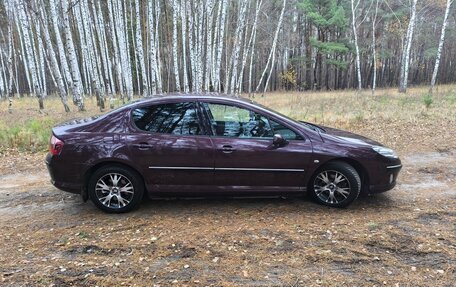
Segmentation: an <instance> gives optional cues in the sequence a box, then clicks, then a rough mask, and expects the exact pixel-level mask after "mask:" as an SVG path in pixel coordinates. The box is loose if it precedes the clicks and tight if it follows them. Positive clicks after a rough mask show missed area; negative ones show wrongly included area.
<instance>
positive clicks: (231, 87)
mask: <svg viewBox="0 0 456 287" xmlns="http://www.w3.org/2000/svg"><path fill="white" fill-rule="evenodd" d="M246 11H247V1H246V0H243V1H242V2H241V4H240V8H239V19H238V24H237V27H236V32H235V40H234V44H233V52H232V55H231V62H230V65H231V66H232V69H231V70H230V68H229V67H228V73H227V75H226V79H227V80H226V81H225V82H226V90H228V91H229V93H230V94H233V93H234V92H235V89H236V87H237V83H236V80H237V79H238V74H237V73H238V64H239V54H240V52H241V46H242V38H243V37H242V35H243V34H244V33H243V32H244V27H245V21H246V19H245V18H246ZM230 72H231V82H229V81H230Z"/></svg>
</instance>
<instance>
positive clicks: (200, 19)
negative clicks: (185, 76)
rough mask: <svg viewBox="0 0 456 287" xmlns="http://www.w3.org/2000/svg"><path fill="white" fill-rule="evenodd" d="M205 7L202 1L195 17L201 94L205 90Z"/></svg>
mask: <svg viewBox="0 0 456 287" xmlns="http://www.w3.org/2000/svg"><path fill="white" fill-rule="evenodd" d="M204 6H205V4H204V3H203V2H202V1H201V2H200V3H199V5H197V9H198V10H197V13H196V14H195V15H194V17H195V18H196V19H195V22H196V24H197V26H196V31H195V40H196V42H195V46H196V63H195V64H196V87H197V88H196V91H197V92H200V91H202V89H203V55H202V52H203V35H204V34H205V33H204V31H203V20H204V16H203V15H204Z"/></svg>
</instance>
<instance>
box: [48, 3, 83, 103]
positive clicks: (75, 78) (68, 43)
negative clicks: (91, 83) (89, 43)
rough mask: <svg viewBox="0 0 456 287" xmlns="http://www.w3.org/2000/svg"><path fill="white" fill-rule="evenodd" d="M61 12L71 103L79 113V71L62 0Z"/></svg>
mask: <svg viewBox="0 0 456 287" xmlns="http://www.w3.org/2000/svg"><path fill="white" fill-rule="evenodd" d="M51 1H52V0H51ZM61 3H62V10H63V11H62V12H63V28H64V32H65V47H66V52H67V54H68V59H69V63H70V70H71V79H72V82H73V87H72V91H73V103H74V104H75V105H76V106H77V107H78V110H79V111H84V110H85V107H84V98H83V96H82V94H81V92H82V91H83V89H82V86H81V85H82V83H81V75H80V71H79V64H78V59H77V58H76V51H75V49H74V43H73V36H72V34H71V27H70V19H69V15H68V13H69V12H70V11H69V7H68V1H67V0H62V2H61Z"/></svg>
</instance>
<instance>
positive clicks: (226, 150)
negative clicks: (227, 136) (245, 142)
mask: <svg viewBox="0 0 456 287" xmlns="http://www.w3.org/2000/svg"><path fill="white" fill-rule="evenodd" d="M235 150H236V149H235V148H233V147H232V146H230V145H224V146H222V152H223V153H232V152H233V151H235Z"/></svg>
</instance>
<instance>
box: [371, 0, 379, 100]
mask: <svg viewBox="0 0 456 287" xmlns="http://www.w3.org/2000/svg"><path fill="white" fill-rule="evenodd" d="M378 3H379V0H376V3H375V14H374V17H373V19H372V54H373V61H374V64H373V66H374V67H373V69H374V71H373V75H372V95H375V89H376V88H377V49H376V45H377V42H376V38H375V25H376V21H377V15H378Z"/></svg>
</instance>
